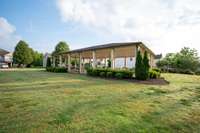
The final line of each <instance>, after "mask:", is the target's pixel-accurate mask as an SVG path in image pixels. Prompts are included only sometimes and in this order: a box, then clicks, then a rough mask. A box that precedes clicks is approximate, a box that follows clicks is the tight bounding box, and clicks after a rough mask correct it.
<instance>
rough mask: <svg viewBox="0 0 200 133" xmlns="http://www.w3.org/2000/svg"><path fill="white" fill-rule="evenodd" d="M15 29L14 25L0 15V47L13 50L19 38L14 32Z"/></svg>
mask: <svg viewBox="0 0 200 133" xmlns="http://www.w3.org/2000/svg"><path fill="white" fill-rule="evenodd" d="M15 30H16V28H15V26H13V25H11V24H10V23H9V22H8V21H7V20H6V19H5V18H3V17H0V48H3V49H6V50H13V48H14V46H15V45H16V43H17V41H18V40H19V39H20V38H21V37H20V36H18V35H16V34H15Z"/></svg>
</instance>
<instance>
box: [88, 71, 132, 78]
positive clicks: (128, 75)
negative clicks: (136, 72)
mask: <svg viewBox="0 0 200 133" xmlns="http://www.w3.org/2000/svg"><path fill="white" fill-rule="evenodd" d="M116 73H121V75H122V78H126V79H130V78H132V77H133V71H130V70H113V69H105V68H90V69H88V70H87V74H88V75H90V76H101V77H107V78H113V77H115V75H116Z"/></svg>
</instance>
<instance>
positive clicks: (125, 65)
mask: <svg viewBox="0 0 200 133" xmlns="http://www.w3.org/2000/svg"><path fill="white" fill-rule="evenodd" d="M124 67H125V68H126V56H125V57H124Z"/></svg>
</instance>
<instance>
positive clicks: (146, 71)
mask: <svg viewBox="0 0 200 133" xmlns="http://www.w3.org/2000/svg"><path fill="white" fill-rule="evenodd" d="M143 65H144V79H147V78H148V75H149V68H150V65H149V59H148V55H147V51H145V53H144V58H143Z"/></svg>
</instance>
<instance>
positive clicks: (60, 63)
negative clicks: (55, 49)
mask: <svg viewBox="0 0 200 133" xmlns="http://www.w3.org/2000/svg"><path fill="white" fill-rule="evenodd" d="M59 66H60V67H62V56H61V55H59Z"/></svg>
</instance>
